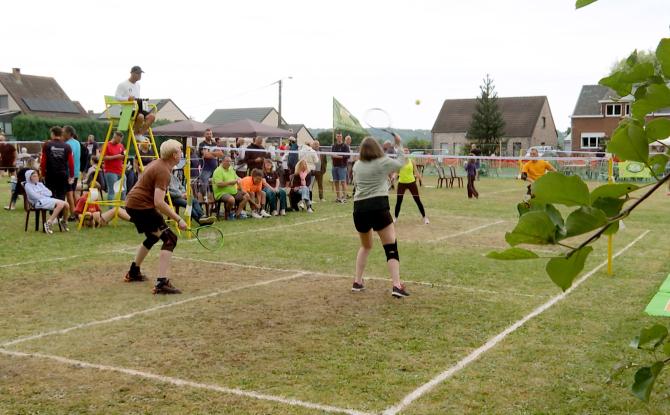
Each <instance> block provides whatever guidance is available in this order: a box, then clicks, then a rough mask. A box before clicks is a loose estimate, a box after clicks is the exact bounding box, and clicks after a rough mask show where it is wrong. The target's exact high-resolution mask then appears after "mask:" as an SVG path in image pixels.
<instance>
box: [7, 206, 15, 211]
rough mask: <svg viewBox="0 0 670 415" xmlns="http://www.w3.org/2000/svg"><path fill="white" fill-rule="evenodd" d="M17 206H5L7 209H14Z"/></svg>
mask: <svg viewBox="0 0 670 415" xmlns="http://www.w3.org/2000/svg"><path fill="white" fill-rule="evenodd" d="M14 209H16V207H14V206H5V210H14Z"/></svg>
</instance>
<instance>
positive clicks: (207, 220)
mask: <svg viewBox="0 0 670 415" xmlns="http://www.w3.org/2000/svg"><path fill="white" fill-rule="evenodd" d="M215 221H216V219H215V218H213V217H211V216H209V217H204V218H200V220H199V221H197V222H198V223H199V224H200V225H211V224H212V223H214V222H215Z"/></svg>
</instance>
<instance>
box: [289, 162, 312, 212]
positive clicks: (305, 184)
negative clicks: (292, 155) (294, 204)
mask: <svg viewBox="0 0 670 415" xmlns="http://www.w3.org/2000/svg"><path fill="white" fill-rule="evenodd" d="M310 181H311V176H310V171H309V167H308V165H307V162H306V161H305V160H304V159H303V160H300V161H298V164H296V166H295V173H294V174H293V178H292V179H291V192H292V193H294V194H299V195H300V201H299V202H298V208H299V209H300V210H307V213H313V212H314V211H313V210H312V201H311V197H310V191H309V185H310Z"/></svg>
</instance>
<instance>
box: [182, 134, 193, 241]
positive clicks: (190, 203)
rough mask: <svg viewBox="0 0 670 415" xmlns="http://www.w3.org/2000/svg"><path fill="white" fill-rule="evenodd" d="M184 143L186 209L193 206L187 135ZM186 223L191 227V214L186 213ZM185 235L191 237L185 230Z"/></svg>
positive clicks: (189, 148) (189, 150)
mask: <svg viewBox="0 0 670 415" xmlns="http://www.w3.org/2000/svg"><path fill="white" fill-rule="evenodd" d="M184 144H185V145H186V163H185V164H184V182H186V200H187V202H188V205H187V206H186V209H187V210H188V209H192V208H193V200H192V199H191V197H192V195H191V146H190V145H188V137H186V138H185V139H184ZM186 225H187V227H188V229H191V214H190V211H189V214H188V215H186ZM186 237H187V238H188V239H191V232H190V231H187V232H186Z"/></svg>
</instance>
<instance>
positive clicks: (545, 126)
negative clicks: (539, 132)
mask: <svg viewBox="0 0 670 415" xmlns="http://www.w3.org/2000/svg"><path fill="white" fill-rule="evenodd" d="M542 128H547V117H542Z"/></svg>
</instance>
